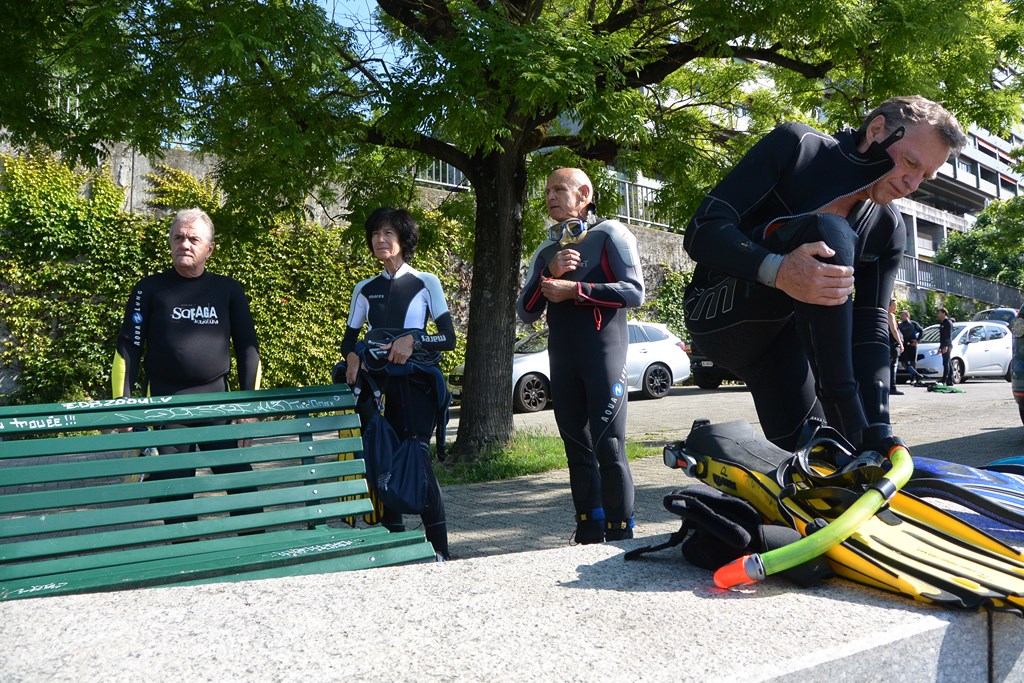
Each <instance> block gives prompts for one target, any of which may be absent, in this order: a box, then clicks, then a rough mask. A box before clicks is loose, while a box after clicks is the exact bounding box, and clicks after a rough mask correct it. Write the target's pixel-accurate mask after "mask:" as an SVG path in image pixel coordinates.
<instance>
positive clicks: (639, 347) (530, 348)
mask: <svg viewBox="0 0 1024 683" xmlns="http://www.w3.org/2000/svg"><path fill="white" fill-rule="evenodd" d="M628 328H629V346H628V347H627V349H626V375H627V380H626V384H627V386H626V390H627V391H639V392H640V393H642V394H643V395H644V397H646V398H663V397H664V396H667V395H668V391H669V389H671V388H672V385H673V384H678V383H680V382H683V381H685V380H687V379H688V378H689V377H690V359H689V358H688V357H687V356H686V345H685V344H684V343H683V342H682V340H680V339H679V337H677V336H675V335H674V334H672V332H670V331H669V329H668V328H667V327H665V326H664V325H662V324H660V323H648V322H637V321H635V320H630V321H629V324H628ZM513 349H514V355H513V357H512V406H513V407H514V408H515V410H516V411H517V412H521V413H533V412H536V411H538V410H543V409H544V408H546V407H547V405H548V404H549V403H550V402H551V400H552V396H551V379H550V377H551V368H550V365H549V363H548V331H547V329H543V330H541V331H539V332H534V333H533V334H531V335H529V336H527V337H524V338H523V339H521V340H519V341H518V342H516V344H515V346H514V347H513ZM464 371H465V368H464V366H462V365H459V366H458V367H456V368H455V370H454V371H453V372H452V373H451V374H450V375H448V386H449V388H450V389H451V392H452V396H454V397H455V398H456V399H458V398H460V397H461V394H462V375H463V372H464Z"/></svg>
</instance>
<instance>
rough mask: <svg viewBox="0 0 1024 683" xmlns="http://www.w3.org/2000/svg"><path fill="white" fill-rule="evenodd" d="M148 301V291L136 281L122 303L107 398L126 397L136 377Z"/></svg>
mask: <svg viewBox="0 0 1024 683" xmlns="http://www.w3.org/2000/svg"><path fill="white" fill-rule="evenodd" d="M148 302H149V296H148V290H147V289H145V288H144V287H143V286H142V282H139V283H137V284H136V285H135V287H133V288H132V293H131V295H130V296H129V298H128V303H127V304H126V305H125V309H124V318H123V320H122V322H121V330H120V332H118V335H117V343H116V346H115V350H114V362H113V363H112V365H111V368H110V396H111V398H121V397H122V396H123V397H130V396H131V395H132V387H133V386H135V382H136V381H138V379H139V368H140V366H141V365H142V345H143V343H144V342H145V340H146V332H147V329H148V327H149V315H148V310H147V308H148V307H147V304H148Z"/></svg>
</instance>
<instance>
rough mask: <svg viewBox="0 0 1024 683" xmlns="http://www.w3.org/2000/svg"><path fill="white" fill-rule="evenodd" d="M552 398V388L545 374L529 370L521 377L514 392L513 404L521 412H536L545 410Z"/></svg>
mask: <svg viewBox="0 0 1024 683" xmlns="http://www.w3.org/2000/svg"><path fill="white" fill-rule="evenodd" d="M550 398H551V389H550V388H549V387H548V381H547V380H546V379H545V378H544V377H543V375H538V374H537V373H536V372H529V373H527V374H525V375H523V376H522V377H520V378H519V382H518V383H517V384H516V390H515V392H514V393H513V394H512V406H513V407H514V408H515V409H516V411H517V412H520V413H536V412H537V411H538V410H544V408H546V407H547V405H548V401H549V400H550Z"/></svg>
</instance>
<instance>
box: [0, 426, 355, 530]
mask: <svg viewBox="0 0 1024 683" xmlns="http://www.w3.org/2000/svg"><path fill="white" fill-rule="evenodd" d="M360 451H362V440H361V439H360V438H359V437H347V438H342V439H334V438H330V439H318V440H316V441H303V442H298V441H294V442H291V443H277V444H266V445H260V446H253V447H249V448H225V449H223V450H217V451H202V452H199V453H169V454H167V455H160V456H157V457H149V458H136V457H114V458H111V459H108V460H88V461H85V462H61V463H56V464H52V465H27V466H25V467H17V468H15V467H10V468H5V469H3V474H2V475H0V480H2V482H3V485H4V486H23V485H27V484H46V483H52V482H65V481H77V480H81V479H105V478H107V477H124V476H128V475H132V474H143V473H146V474H149V473H152V472H170V471H173V470H182V469H194V468H201V467H209V466H210V465H214V466H219V465H230V464H232V463H239V462H248V463H252V464H256V463H267V462H274V461H276V460H297V459H299V458H303V459H306V458H319V457H323V456H328V455H343V454H348V453H359V452H360ZM73 490H76V489H70V490H67V491H68V493H70V491H73ZM13 495H18V494H13ZM3 511H4V508H3V498H2V497H0V512H3Z"/></svg>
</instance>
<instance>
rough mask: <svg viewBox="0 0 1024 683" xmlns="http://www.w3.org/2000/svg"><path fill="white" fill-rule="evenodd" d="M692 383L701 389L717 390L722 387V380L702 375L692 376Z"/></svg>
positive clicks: (695, 374)
mask: <svg viewBox="0 0 1024 683" xmlns="http://www.w3.org/2000/svg"><path fill="white" fill-rule="evenodd" d="M693 383H694V384H696V385H697V386H698V387H700V388H701V389H717V388H718V387H720V386H722V380H721V379H720V378H718V377H708V376H707V375H705V374H702V373H696V372H695V373H694V374H693Z"/></svg>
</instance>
